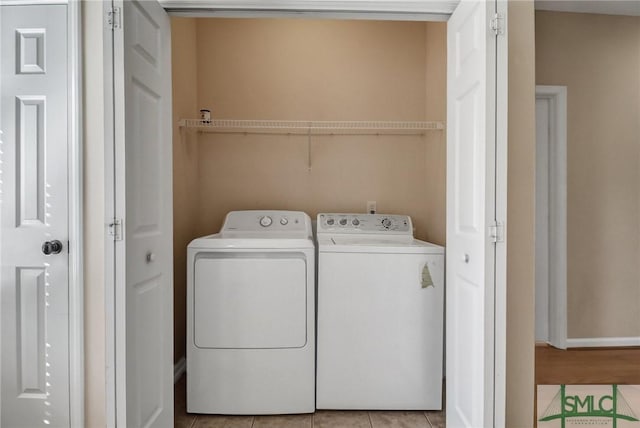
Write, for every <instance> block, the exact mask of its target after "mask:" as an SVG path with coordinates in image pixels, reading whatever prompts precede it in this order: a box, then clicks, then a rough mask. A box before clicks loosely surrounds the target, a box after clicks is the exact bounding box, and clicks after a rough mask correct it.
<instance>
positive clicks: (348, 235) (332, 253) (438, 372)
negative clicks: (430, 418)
mask: <svg viewBox="0 0 640 428" xmlns="http://www.w3.org/2000/svg"><path fill="white" fill-rule="evenodd" d="M317 248H318V308H317V310H318V331H317V335H318V343H317V346H318V350H317V354H318V358H317V379H316V388H317V391H316V406H317V408H318V409H376V410H435V409H441V408H442V370H443V323H444V318H443V311H444V248H443V247H440V246H437V245H433V244H430V243H428V242H424V241H419V240H416V239H414V238H413V226H412V223H411V218H410V217H409V216H403V215H379V214H319V215H318V218H317Z"/></svg>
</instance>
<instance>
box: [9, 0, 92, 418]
mask: <svg viewBox="0 0 640 428" xmlns="http://www.w3.org/2000/svg"><path fill="white" fill-rule="evenodd" d="M39 4H64V5H66V6H67V67H68V73H67V87H68V89H67V102H68V105H67V109H68V121H67V135H68V147H67V160H68V174H69V175H68V180H67V182H68V201H67V203H68V208H69V213H68V229H69V230H68V234H69V237H68V239H69V240H68V252H69V259H68V260H69V299H68V303H69V307H68V310H69V319H68V320H69V330H68V334H69V424H70V426H71V427H72V428H75V427H78V428H81V427H83V426H84V425H85V421H84V402H85V400H84V289H83V287H84V257H83V249H84V233H83V206H84V198H83V185H82V180H83V148H82V145H83V138H82V135H83V134H82V133H83V126H82V4H81V2H80V1H79V0H69V1H66V0H59V1H56V0H54V1H47V0H33V1H20V0H2V1H0V5H1V6H28V5H39ZM0 138H1V132H0ZM0 257H1V254H0Z"/></svg>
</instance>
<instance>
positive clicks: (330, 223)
mask: <svg viewBox="0 0 640 428" xmlns="http://www.w3.org/2000/svg"><path fill="white" fill-rule="evenodd" d="M335 222H336V221H335V220H334V219H332V218H329V219H327V224H328V225H329V226H333V224H334V223H335Z"/></svg>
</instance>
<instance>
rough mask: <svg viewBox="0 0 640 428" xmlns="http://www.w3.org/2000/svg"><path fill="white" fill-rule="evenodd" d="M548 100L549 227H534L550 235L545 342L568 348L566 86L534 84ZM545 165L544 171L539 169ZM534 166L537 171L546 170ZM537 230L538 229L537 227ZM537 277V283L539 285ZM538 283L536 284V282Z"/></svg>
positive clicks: (539, 94) (537, 231)
mask: <svg viewBox="0 0 640 428" xmlns="http://www.w3.org/2000/svg"><path fill="white" fill-rule="evenodd" d="M537 100H548V101H549V108H550V113H549V118H550V123H549V128H550V130H551V132H552V134H550V136H549V137H550V142H549V155H548V159H549V164H548V174H549V198H548V200H549V206H548V212H549V217H548V219H549V228H548V231H547V230H536V235H538V234H539V233H548V234H549V235H548V236H549V277H548V278H549V280H548V285H547V286H548V289H549V301H548V318H549V320H548V325H549V333H548V338H547V339H548V341H549V344H551V345H553V346H554V347H556V348H559V349H565V348H566V347H567V87H566V86H542V85H536V101H537ZM541 167H545V171H540V168H541ZM546 171H547V170H546V165H537V167H536V174H542V173H546ZM537 229H538V228H537ZM542 283H543V282H542V279H537V280H536V284H542ZM537 286H539V285H537Z"/></svg>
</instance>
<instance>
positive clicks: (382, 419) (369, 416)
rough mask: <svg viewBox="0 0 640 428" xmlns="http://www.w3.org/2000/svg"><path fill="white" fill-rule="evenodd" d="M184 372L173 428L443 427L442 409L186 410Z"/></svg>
mask: <svg viewBox="0 0 640 428" xmlns="http://www.w3.org/2000/svg"><path fill="white" fill-rule="evenodd" d="M186 386H187V382H186V376H183V377H182V378H181V379H180V380H179V381H178V383H177V384H176V387H175V427H176V428H444V427H445V413H444V411H441V412H436V411H430V412H398V411H396V412H383V411H375V412H367V411H333V410H318V411H316V412H315V413H313V414H307V415H277V416H220V415H195V414H190V413H187V411H186V408H187V394H186V390H187V388H186Z"/></svg>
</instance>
